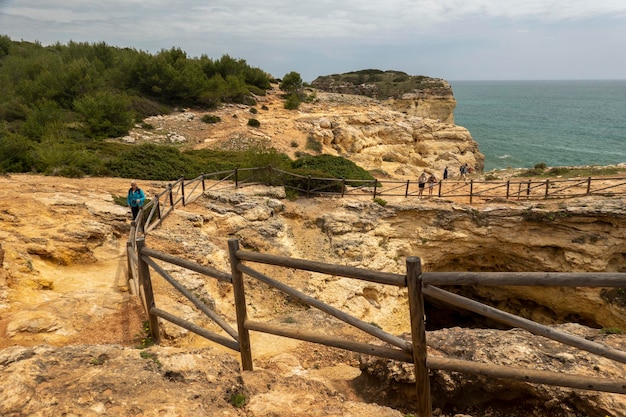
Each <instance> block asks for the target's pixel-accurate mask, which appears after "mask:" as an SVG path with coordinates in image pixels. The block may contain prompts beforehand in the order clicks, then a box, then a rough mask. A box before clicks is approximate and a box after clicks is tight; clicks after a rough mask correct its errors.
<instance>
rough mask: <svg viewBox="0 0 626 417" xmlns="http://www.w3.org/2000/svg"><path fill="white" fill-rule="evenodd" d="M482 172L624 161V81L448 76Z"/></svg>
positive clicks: (458, 118)
mask: <svg viewBox="0 0 626 417" xmlns="http://www.w3.org/2000/svg"><path fill="white" fill-rule="evenodd" d="M450 85H451V86H452V91H453V94H454V97H455V99H456V102H457V104H456V109H455V111H454V121H455V124H457V125H458V126H463V127H465V128H467V129H468V130H469V132H470V133H471V135H472V137H473V138H474V140H475V141H476V142H477V143H478V148H479V150H480V151H481V152H482V153H483V154H484V155H485V171H490V170H493V169H503V168H532V167H533V166H535V165H536V164H538V163H545V164H546V165H548V166H550V167H554V166H588V165H614V164H619V163H624V162H626V80H532V81H531V80H519V81H515V80H511V81H450Z"/></svg>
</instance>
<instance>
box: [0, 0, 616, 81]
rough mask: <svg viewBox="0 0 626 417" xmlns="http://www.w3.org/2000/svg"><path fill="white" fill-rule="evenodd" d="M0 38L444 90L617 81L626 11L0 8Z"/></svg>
mask: <svg viewBox="0 0 626 417" xmlns="http://www.w3.org/2000/svg"><path fill="white" fill-rule="evenodd" d="M0 34H2V35H8V36H9V37H10V38H11V39H12V40H25V41H39V42H41V43H42V44H43V45H49V44H51V43H55V42H61V43H67V42H68V41H70V40H72V41H76V42H101V41H104V42H106V43H107V44H109V45H112V46H120V47H131V48H135V49H140V50H143V51H148V52H152V53H155V52H158V51H159V50H161V49H170V48H172V47H179V48H181V49H183V50H184V51H186V52H187V54H188V55H189V56H192V57H198V56H200V55H202V54H205V55H208V56H209V57H211V58H215V59H217V58H220V57H221V56H222V55H225V54H228V55H230V56H231V57H233V58H238V59H244V60H246V62H247V63H248V64H250V65H251V66H254V67H259V68H261V69H263V70H265V71H267V72H269V73H271V74H272V75H274V76H275V77H279V78H280V77H282V76H284V75H285V74H286V73H288V72H290V71H297V72H298V73H300V74H301V75H302V78H303V79H304V80H305V81H309V82H310V81H313V79H315V78H316V77H317V76H318V75H327V74H334V73H341V72H347V71H355V70H360V69H368V68H376V69H381V70H399V71H404V72H407V73H409V74H411V75H428V76H431V77H438V78H444V79H447V80H449V81H455V80H519V79H544V80H545V79H547V80H550V79H626V53H624V44H625V40H626V1H624V0H385V1H380V0H376V1H373V0H332V1H331V0H312V1H308V2H298V1H297V0H254V1H251V0H204V1H199V0H195V1H190V0H181V1H168V2H165V1H161V0H152V1H140V0H124V1H118V0H100V1H97V2H95V1H90V0H63V1H62V2H61V1H47V0H25V1H9V0H0Z"/></svg>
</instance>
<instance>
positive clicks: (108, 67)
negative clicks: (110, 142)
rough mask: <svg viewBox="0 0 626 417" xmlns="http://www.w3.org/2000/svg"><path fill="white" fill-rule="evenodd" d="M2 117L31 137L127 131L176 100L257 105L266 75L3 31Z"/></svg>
mask: <svg viewBox="0 0 626 417" xmlns="http://www.w3.org/2000/svg"><path fill="white" fill-rule="evenodd" d="M0 60H1V63H0V86H2V87H1V88H0V89H1V91H2V93H1V94H2V100H1V103H0V122H2V121H5V122H7V123H11V124H10V126H9V128H10V130H11V131H12V132H13V133H17V134H20V135H22V136H24V137H27V138H29V139H31V140H34V141H40V140H43V139H45V138H46V137H54V138H59V139H84V138H85V137H87V138H108V137H117V136H122V135H124V134H126V133H127V132H128V130H129V129H130V128H131V127H132V123H133V122H134V121H140V120H141V119H143V118H145V117H147V116H152V115H156V114H164V113H167V112H169V108H170V106H172V105H175V106H178V107H183V106H198V107H207V108H212V107H215V106H217V105H219V104H220V103H224V102H238V103H251V104H254V103H255V100H254V98H253V97H252V96H251V93H254V94H256V95H263V94H265V91H266V90H267V89H269V88H270V82H269V77H268V76H267V74H265V73H264V72H263V71H262V70H260V69H258V68H252V67H250V66H249V65H248V64H247V63H246V62H245V61H244V60H236V59H233V58H231V57H229V56H227V55H225V56H223V57H222V58H221V59H219V60H215V61H214V60H211V59H209V58H208V57H206V56H202V57H201V58H191V57H189V56H187V54H186V53H185V52H184V51H182V50H181V49H180V48H171V49H169V50H161V51H160V52H158V53H157V54H154V55H152V54H149V53H147V52H143V51H137V50H134V49H130V48H117V47H112V46H108V45H107V44H105V43H103V42H101V43H95V44H88V43H76V42H70V43H68V44H67V45H61V44H59V43H57V44H55V45H52V46H47V47H43V46H42V45H41V44H39V43H28V42H13V41H11V40H10V39H9V38H8V37H6V36H0Z"/></svg>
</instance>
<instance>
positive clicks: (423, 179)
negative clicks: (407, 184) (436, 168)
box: [417, 172, 437, 198]
mask: <svg viewBox="0 0 626 417" xmlns="http://www.w3.org/2000/svg"><path fill="white" fill-rule="evenodd" d="M426 184H428V196H432V195H433V188H435V184H437V177H436V176H435V174H432V173H431V174H429V175H426V172H422V175H420V176H419V178H418V179H417V185H418V187H419V191H418V194H417V195H418V197H419V198H422V197H423V195H424V188H426Z"/></svg>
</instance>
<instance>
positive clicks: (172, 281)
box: [141, 256, 239, 340]
mask: <svg viewBox="0 0 626 417" xmlns="http://www.w3.org/2000/svg"><path fill="white" fill-rule="evenodd" d="M141 259H142V260H143V261H145V262H146V263H147V264H148V265H150V266H151V267H152V269H154V270H155V271H156V272H158V273H159V275H161V276H162V277H163V279H165V280H166V281H167V282H169V283H170V284H171V285H172V286H173V287H174V288H176V289H177V290H178V292H180V293H181V294H182V295H184V296H185V297H187V299H188V300H189V301H191V302H192V303H193V305H195V306H196V307H197V308H198V310H200V311H202V312H203V313H204V314H205V315H206V316H207V317H208V318H210V319H211V320H213V322H214V323H215V324H217V325H218V326H220V327H221V328H222V329H223V330H224V331H225V332H226V333H228V334H229V335H230V336H231V337H232V338H233V339H235V340H238V338H239V336H238V334H237V331H236V330H235V329H233V328H232V327H230V325H229V324H228V323H226V321H225V320H224V319H223V318H221V317H220V316H218V315H217V314H216V313H215V312H214V311H213V310H211V309H210V308H209V307H208V306H207V305H206V304H204V303H203V302H202V301H201V300H200V299H199V298H198V297H196V296H195V295H193V294H192V293H191V292H189V291H188V290H187V288H185V287H184V286H183V285H181V284H180V283H179V282H178V281H176V280H175V279H174V278H173V277H172V276H171V275H170V274H168V273H167V271H165V270H164V269H163V268H161V267H160V266H159V265H158V264H157V263H156V262H154V261H153V260H152V259H150V257H148V256H142V257H141Z"/></svg>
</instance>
